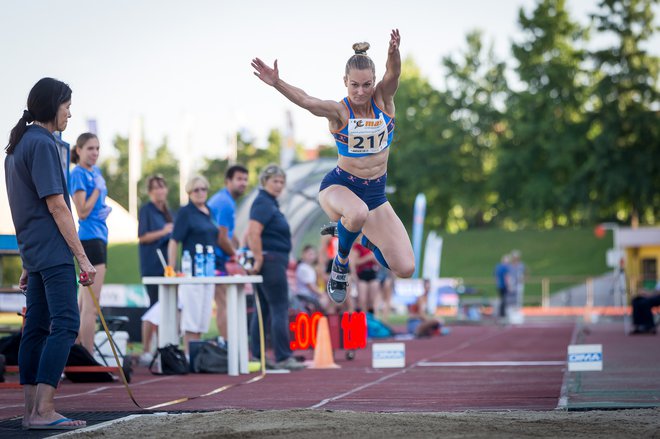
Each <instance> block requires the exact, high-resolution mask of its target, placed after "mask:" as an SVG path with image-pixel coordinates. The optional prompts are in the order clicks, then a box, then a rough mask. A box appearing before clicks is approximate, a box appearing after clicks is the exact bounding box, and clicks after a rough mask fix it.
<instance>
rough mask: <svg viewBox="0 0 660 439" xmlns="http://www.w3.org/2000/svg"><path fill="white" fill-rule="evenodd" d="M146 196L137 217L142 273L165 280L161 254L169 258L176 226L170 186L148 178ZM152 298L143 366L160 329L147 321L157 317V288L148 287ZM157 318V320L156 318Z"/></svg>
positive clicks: (155, 177) (159, 178)
mask: <svg viewBox="0 0 660 439" xmlns="http://www.w3.org/2000/svg"><path fill="white" fill-rule="evenodd" d="M146 186H147V193H148V194H149V202H147V203H146V204H145V205H144V206H142V207H141V208H140V211H139V213H138V242H139V244H138V249H139V253H140V273H141V274H142V276H143V277H144V276H163V275H164V269H163V264H161V262H160V258H159V257H158V250H160V251H161V253H162V254H163V256H164V255H166V254H167V244H168V243H169V241H170V236H171V235H172V229H173V228H174V222H173V220H172V214H171V213H170V209H169V208H168V206H167V194H168V189H167V182H166V181H165V178H164V177H163V176H162V175H160V174H156V175H152V176H151V177H149V178H147V184H146ZM146 289H147V294H148V295H149V309H150V310H151V311H152V312H151V313H149V312H148V311H147V313H148V314H147V313H145V316H143V317H142V350H143V352H144V353H143V354H142V356H140V363H141V364H146V365H149V364H150V363H151V360H152V359H153V357H152V352H151V349H152V346H151V339H152V338H153V336H154V334H156V330H157V328H158V326H157V323H159V322H154V321H153V319H149V318H146V317H147V316H148V315H156V314H157V312H153V311H156V309H152V308H154V306H155V305H156V303H157V302H158V285H146ZM155 317H156V318H157V316H155Z"/></svg>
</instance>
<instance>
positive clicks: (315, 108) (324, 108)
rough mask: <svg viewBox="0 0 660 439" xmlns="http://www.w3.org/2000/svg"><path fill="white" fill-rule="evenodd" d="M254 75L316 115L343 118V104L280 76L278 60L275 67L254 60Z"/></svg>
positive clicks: (333, 118) (257, 59) (334, 118)
mask: <svg viewBox="0 0 660 439" xmlns="http://www.w3.org/2000/svg"><path fill="white" fill-rule="evenodd" d="M252 67H253V68H254V70H255V71H254V75H255V76H256V77H257V78H259V79H261V80H262V81H263V82H265V83H266V84H268V85H270V86H271V87H274V88H275V90H277V91H279V92H280V93H282V94H283V95H284V96H285V97H286V98H287V99H288V100H290V101H291V102H293V103H294V104H296V105H298V106H299V107H301V108H304V109H305V110H308V111H309V112H311V113H312V114H313V115H315V116H319V117H325V118H327V119H329V120H337V119H339V120H341V118H342V117H341V109H342V105H341V104H340V103H338V102H335V101H324V100H321V99H318V98H315V97H313V96H310V95H308V94H307V93H305V92H304V91H303V90H302V89H300V88H298V87H294V86H293V85H291V84H287V83H286V82H284V81H283V80H282V79H281V78H280V72H279V69H278V68H277V60H275V64H274V65H273V67H272V68H271V67H269V66H268V65H267V64H266V63H264V62H263V61H262V60H260V59H259V58H255V59H253V60H252Z"/></svg>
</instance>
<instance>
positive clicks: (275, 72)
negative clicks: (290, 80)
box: [252, 58, 280, 86]
mask: <svg viewBox="0 0 660 439" xmlns="http://www.w3.org/2000/svg"><path fill="white" fill-rule="evenodd" d="M252 68H254V70H256V71H255V72H254V76H256V77H257V78H259V79H261V80H262V81H264V82H265V83H266V84H268V85H270V86H273V85H275V83H277V81H278V80H279V79H280V71H279V69H278V68H277V60H275V64H274V65H273V68H270V67H269V66H268V65H266V63H265V62H263V61H262V60H260V59H259V58H254V59H253V60H252Z"/></svg>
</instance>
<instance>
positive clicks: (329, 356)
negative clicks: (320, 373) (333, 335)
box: [309, 316, 341, 369]
mask: <svg viewBox="0 0 660 439" xmlns="http://www.w3.org/2000/svg"><path fill="white" fill-rule="evenodd" d="M339 367H341V366H338V365H336V364H335V359H334V355H333V353H332V344H331V343H330V326H329V325H328V318H327V317H325V316H323V317H321V318H320V319H319V323H318V328H317V330H316V346H315V347H314V361H313V363H312V365H311V366H309V368H310V369H338V368H339Z"/></svg>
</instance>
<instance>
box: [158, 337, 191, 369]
mask: <svg viewBox="0 0 660 439" xmlns="http://www.w3.org/2000/svg"><path fill="white" fill-rule="evenodd" d="M188 367H189V366H188V360H186V355H185V354H184V353H183V351H182V350H181V349H179V347H178V346H175V345H173V344H168V345H167V346H165V347H163V348H158V351H157V352H156V356H155V357H154V359H153V360H152V361H151V364H150V365H149V371H150V372H151V373H153V374H154V375H186V374H187V373H188Z"/></svg>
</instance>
